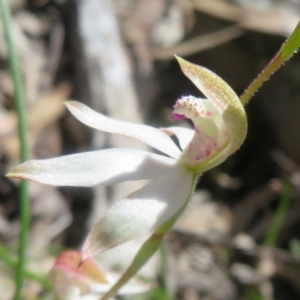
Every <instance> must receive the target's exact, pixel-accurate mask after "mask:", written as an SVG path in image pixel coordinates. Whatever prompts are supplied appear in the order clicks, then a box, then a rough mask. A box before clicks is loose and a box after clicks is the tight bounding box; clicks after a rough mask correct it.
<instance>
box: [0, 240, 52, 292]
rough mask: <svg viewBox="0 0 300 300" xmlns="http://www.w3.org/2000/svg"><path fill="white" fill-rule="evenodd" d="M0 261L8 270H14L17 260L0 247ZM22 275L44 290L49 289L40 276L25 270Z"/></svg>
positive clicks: (46, 282) (46, 281)
mask: <svg viewBox="0 0 300 300" xmlns="http://www.w3.org/2000/svg"><path fill="white" fill-rule="evenodd" d="M0 259H1V260H2V261H3V262H4V263H5V264H6V265H7V266H8V267H10V268H13V269H15V268H16V267H17V266H18V262H17V260H15V259H14V258H13V257H11V255H10V254H9V253H8V251H7V250H6V249H5V248H4V247H3V246H2V245H0ZM24 274H25V276H26V277H27V278H29V279H32V280H34V281H36V282H38V283H39V284H40V285H41V286H42V287H43V288H44V289H45V290H50V289H51V286H50V283H49V281H48V280H47V279H46V278H45V277H43V276H42V275H39V274H37V273H34V272H32V271H30V270H27V269H25V270H24Z"/></svg>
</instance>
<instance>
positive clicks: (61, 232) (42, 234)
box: [0, 0, 300, 300]
mask: <svg viewBox="0 0 300 300" xmlns="http://www.w3.org/2000/svg"><path fill="white" fill-rule="evenodd" d="M9 4H10V7H11V10H12V13H13V22H14V27H13V32H14V36H15V39H16V43H17V48H18V52H19V55H20V60H21V65H22V70H23V79H24V86H25V93H26V95H25V98H26V108H27V122H28V138H29V144H30V157H31V158H32V159H33V158H35V159H36V158H50V157H55V156H59V155H63V154H70V153H78V152H82V151H88V150H95V149H103V148H111V147H121V146H124V145H126V146H127V147H128V146H134V147H140V148H142V149H146V147H145V146H144V145H140V144H137V142H135V143H133V142H132V141H129V140H126V139H120V138H118V137H112V136H107V135H106V134H103V133H100V132H95V131H94V130H91V129H90V128H88V127H85V126H83V125H82V124H81V123H79V122H78V121H77V120H76V119H75V118H74V117H72V116H71V115H70V114H69V113H68V112H67V111H66V109H65V106H64V105H63V103H64V101H66V100H68V99H74V100H77V101H80V102H82V103H85V104H86V105H88V106H90V107H92V108H93V109H95V110H97V111H100V112H102V113H104V114H106V115H109V116H111V117H113V118H117V119H122V120H127V121H131V122H137V123H142V122H143V123H147V124H150V125H152V126H155V127H166V126H172V125H175V122H174V121H173V120H172V118H171V112H172V105H173V104H174V103H175V101H176V99H178V98H179V97H180V96H181V95H189V94H192V95H194V96H201V95H200V92H199V91H198V90H197V89H196V88H195V87H194V86H193V85H192V83H191V82H189V81H188V79H187V78H186V77H184V75H183V74H182V72H181V71H180V68H179V66H178V63H177V62H176V61H175V60H174V56H173V55H174V54H177V55H179V56H182V57H184V58H186V59H187V60H189V61H191V62H193V63H196V64H199V65H202V66H205V67H207V68H209V69H210V70H212V71H213V72H215V73H216V74H218V75H219V76H221V77H222V78H223V79H224V80H225V81H226V82H227V83H228V84H229V85H230V86H231V87H232V88H233V89H234V90H235V92H236V93H237V94H238V95H240V94H242V93H243V91H244V90H245V89H246V87H247V86H248V85H249V84H250V82H251V81H252V80H253V79H254V78H255V77H256V75H257V74H258V73H259V72H260V71H261V70H262V69H263V68H264V67H265V66H266V64H267V63H268V62H269V61H270V60H271V58H272V57H273V56H274V55H275V53H276V52H277V51H278V50H279V48H280V46H281V45H282V43H283V42H284V40H285V39H286V37H287V36H288V35H289V34H290V33H291V32H292V30H293V29H294V27H295V26H296V24H297V22H298V19H299V16H300V1H299V0H255V1H254V0H227V1H226V0H9ZM246 112H247V115H248V121H249V132H248V137H247V140H246V141H245V143H244V145H243V146H242V148H241V149H240V150H239V151H238V152H237V153H236V154H234V155H233V156H232V157H230V158H229V159H227V161H226V162H225V163H223V164H222V165H221V166H219V167H217V168H215V169H213V170H210V171H208V172H206V173H205V174H204V175H203V176H202V178H201V180H200V182H199V184H198V187H197V190H196V193H195V196H194V200H193V201H192V202H191V203H190V206H189V207H188V208H187V210H186V212H185V213H184V215H183V216H182V217H181V219H180V220H179V221H178V223H177V224H176V226H175V228H174V230H172V232H170V233H169V234H168V236H167V238H166V243H165V255H163V256H162V257H161V256H159V255H158V257H157V258H155V259H154V260H153V261H152V264H150V265H149V266H148V267H147V270H145V273H143V274H142V275H143V276H144V277H147V278H148V279H149V280H150V281H151V282H156V283H157V286H156V288H155V289H153V290H151V291H149V292H148V293H147V294H145V295H141V296H135V297H133V296H132V297H127V298H126V299H157V300H159V299H161V300H162V299H168V298H167V296H166V294H168V295H169V296H168V297H169V298H170V299H183V300H196V299H199V300H239V299H248V300H260V299H264V300H290V299H291V300H295V299H300V168H299V164H300V56H299V55H297V54H296V55H295V57H293V58H292V60H291V61H290V62H288V63H287V64H286V65H285V66H284V67H283V68H282V69H281V70H279V72H278V73H276V74H275V75H274V76H273V77H272V79H271V80H269V81H268V82H266V83H265V85H264V86H263V88H262V89H261V90H260V91H259V92H258V93H257V94H256V95H255V97H254V98H253V99H252V100H251V101H250V103H249V104H248V105H247V106H246ZM16 122H17V119H16V113H15V109H14V102H13V83H12V80H11V77H10V72H9V68H8V53H7V48H6V45H5V40H4V35H3V28H2V24H1V23H0V170H1V174H2V175H3V176H2V177H1V180H0V243H1V245H2V247H5V248H6V249H9V251H10V253H12V254H14V253H16V249H17V248H16V246H17V243H18V232H19V224H18V216H19V197H18V193H19V188H18V184H19V182H17V181H12V180H10V179H7V178H5V177H4V174H5V173H7V172H8V171H9V170H10V169H11V168H12V167H13V166H15V165H16V164H17V163H18V162H19V141H18V135H17V126H16V124H17V123H16ZM176 124H177V123H176ZM182 125H183V126H190V124H189V123H186V124H185V123H182ZM137 188H138V184H137V183H136V182H135V183H128V184H118V185H115V186H109V187H106V188H103V187H95V188H69V187H65V188H59V189H58V188H54V187H50V186H44V185H40V184H33V183H32V184H30V198H31V230H30V243H29V249H28V268H29V269H30V270H32V271H35V272H38V273H41V274H42V275H43V276H46V274H47V273H48V272H49V270H50V268H51V266H52V264H53V261H54V259H55V256H56V255H58V254H59V253H60V252H61V251H62V250H64V249H68V248H73V249H78V248H79V247H80V246H81V244H82V242H83V241H84V238H85V236H86V234H87V232H88V230H89V229H90V228H91V226H92V225H93V224H94V223H95V222H96V221H97V220H98V219H99V218H100V216H101V215H102V214H103V213H104V212H105V209H106V207H107V206H108V205H110V204H111V203H112V202H113V201H115V200H116V199H120V198H121V197H124V196H126V195H128V194H129V193H130V192H131V191H133V190H135V189H137ZM136 243H137V244H130V245H128V248H127V250H126V251H125V250H124V248H122V249H123V250H120V251H121V253H120V252H119V254H116V253H118V252H114V254H112V255H109V253H108V254H107V256H106V257H105V258H104V256H103V258H102V264H103V265H105V266H106V267H107V268H110V269H113V268H115V267H116V266H118V268H121V269H124V268H125V267H126V265H127V264H128V262H129V261H130V259H131V258H130V257H132V255H133V254H134V253H135V251H136V249H137V247H138V246H137V245H138V243H139V242H138V241H137V242H136ZM116 251H118V249H117V250H116ZM99 259H100V260H101V258H99ZM162 265H163V266H166V265H168V269H169V271H166V268H162V267H161V266H162ZM13 274H14V272H13V270H12V269H10V268H8V267H7V266H6V265H5V264H4V263H3V262H1V260H0V290H1V295H0V298H1V300H6V299H8V300H9V299H11V297H12V294H13V290H14V277H13ZM166 289H168V293H166ZM50 294H51V293H50V292H45V291H44V290H43V288H42V287H41V286H40V285H39V284H38V283H37V282H35V281H34V280H30V279H28V280H26V285H25V290H24V295H26V299H51V298H50V297H51V295H50Z"/></svg>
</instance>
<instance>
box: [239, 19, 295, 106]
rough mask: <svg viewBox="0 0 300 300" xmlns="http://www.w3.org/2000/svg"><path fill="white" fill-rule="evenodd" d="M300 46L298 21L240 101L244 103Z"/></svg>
mask: <svg viewBox="0 0 300 300" xmlns="http://www.w3.org/2000/svg"><path fill="white" fill-rule="evenodd" d="M299 46H300V22H299V23H298V24H297V26H296V28H295V29H294V31H293V33H292V34H291V35H290V36H289V37H288V39H287V40H286V42H285V43H284V44H283V45H282V47H281V48H280V50H279V51H278V53H277V54H276V55H275V57H274V58H273V59H272V60H271V61H270V63H269V64H268V65H267V66H266V68H265V69H264V70H263V71H262V72H261V73H260V74H259V75H258V76H257V78H256V79H255V80H254V81H253V82H252V83H251V84H250V85H249V87H248V88H247V89H246V91H245V92H244V93H243V94H242V96H241V97H240V99H241V102H242V103H243V104H244V105H246V104H247V103H248V102H249V100H250V99H251V98H252V97H253V96H254V94H255V93H256V92H257V91H258V89H259V88H260V87H261V86H262V85H263V83H264V82H265V81H266V80H268V79H269V78H270V77H271V76H272V75H273V74H274V73H275V72H276V71H277V70H278V69H279V68H280V67H281V66H282V65H283V64H284V63H285V62H286V61H287V60H289V59H290V58H291V57H292V56H293V54H294V53H295V52H296V51H297V49H298V48H299Z"/></svg>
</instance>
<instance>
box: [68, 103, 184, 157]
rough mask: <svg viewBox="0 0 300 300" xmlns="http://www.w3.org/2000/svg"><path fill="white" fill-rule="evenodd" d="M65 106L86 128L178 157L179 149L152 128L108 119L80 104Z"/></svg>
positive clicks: (161, 133) (165, 136) (167, 137)
mask: <svg viewBox="0 0 300 300" xmlns="http://www.w3.org/2000/svg"><path fill="white" fill-rule="evenodd" d="M66 105H67V107H68V109H69V110H70V112H71V113H72V114H73V115H74V116H75V117H76V118H77V119H78V120H79V121H80V122H82V123H84V124H85V125H87V126H90V127H92V128H95V129H98V130H101V131H105V132H109V133H115V134H120V135H123V136H126V137H129V138H132V139H136V140H138V141H141V142H143V143H145V144H147V145H149V146H151V147H153V148H155V149H157V150H159V151H161V152H163V153H165V154H167V155H169V156H171V157H173V158H178V157H179V155H180V151H179V149H178V148H177V146H176V145H175V143H174V142H173V141H172V140H171V139H170V137H169V136H167V135H166V134H165V133H163V132H161V131H160V130H158V129H156V128H154V127H151V126H147V125H143V124H135V123H130V122H125V121H119V120H115V119H112V118H109V117H107V116H104V115H102V114H100V113H98V112H96V111H94V110H92V109H91V108H89V107H87V106H85V105H84V104H82V103H80V102H76V101H69V102H67V103H66Z"/></svg>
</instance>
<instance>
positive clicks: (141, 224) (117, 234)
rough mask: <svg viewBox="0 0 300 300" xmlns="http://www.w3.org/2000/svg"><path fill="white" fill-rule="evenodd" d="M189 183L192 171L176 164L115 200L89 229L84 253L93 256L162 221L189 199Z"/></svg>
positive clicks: (141, 233)
mask: <svg viewBox="0 0 300 300" xmlns="http://www.w3.org/2000/svg"><path fill="white" fill-rule="evenodd" d="M192 183H193V174H192V173H190V172H189V171H188V170H186V169H185V168H183V167H182V166H181V165H175V166H174V167H172V170H170V171H169V172H168V173H166V174H165V175H163V176H162V177H160V178H158V179H157V180H155V181H154V182H152V183H150V184H148V185H146V186H145V187H143V188H142V189H140V190H138V191H136V192H135V193H133V194H131V195H130V196H129V197H128V198H126V199H123V200H121V201H118V202H117V203H116V204H115V205H113V206H112V207H111V208H110V209H109V211H108V212H107V214H106V215H105V216H104V217H103V218H102V219H101V220H100V221H99V222H98V223H97V224H96V225H95V226H94V228H93V229H92V231H91V232H90V234H89V236H88V238H87V240H86V242H85V244H84V246H83V257H84V258H88V257H90V256H94V255H96V254H97V253H100V252H102V251H105V250H108V249H110V248H113V247H115V246H117V245H120V244H122V243H124V242H126V241H128V240H131V239H134V238H137V237H139V236H141V235H143V234H146V233H148V232H151V231H153V230H155V229H156V228H157V227H159V226H160V225H162V224H164V223H165V222H166V221H167V220H169V219H170V218H171V217H172V216H173V215H174V214H176V213H177V212H178V211H179V210H180V209H181V207H182V206H183V205H184V204H185V202H186V201H187V200H188V197H189V195H190V190H191V188H192Z"/></svg>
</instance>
